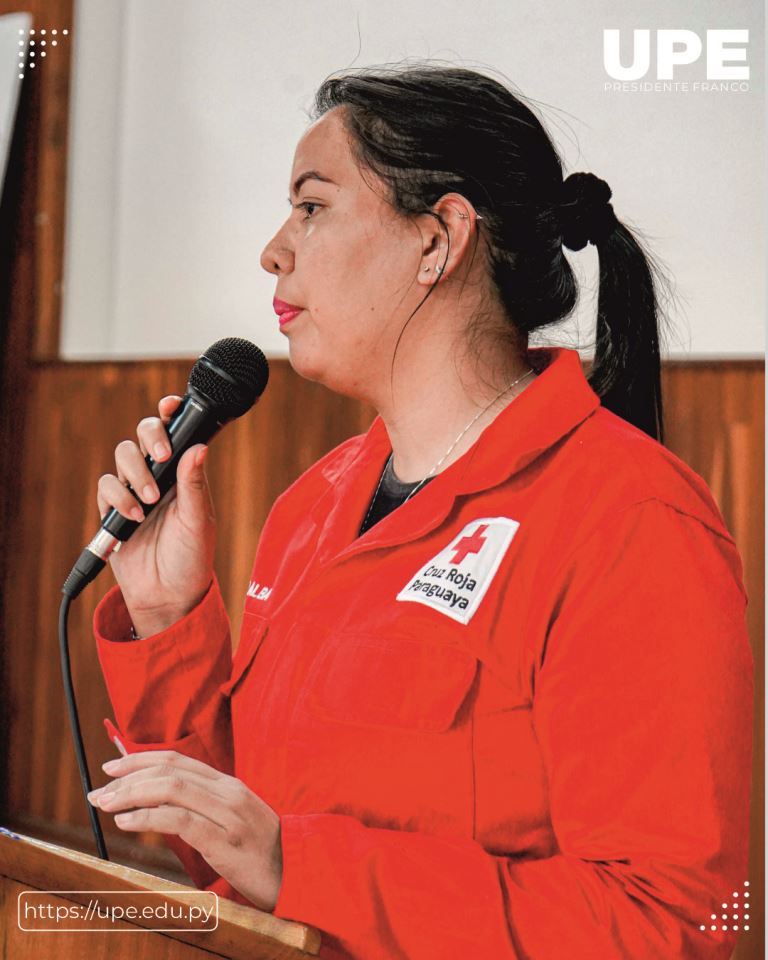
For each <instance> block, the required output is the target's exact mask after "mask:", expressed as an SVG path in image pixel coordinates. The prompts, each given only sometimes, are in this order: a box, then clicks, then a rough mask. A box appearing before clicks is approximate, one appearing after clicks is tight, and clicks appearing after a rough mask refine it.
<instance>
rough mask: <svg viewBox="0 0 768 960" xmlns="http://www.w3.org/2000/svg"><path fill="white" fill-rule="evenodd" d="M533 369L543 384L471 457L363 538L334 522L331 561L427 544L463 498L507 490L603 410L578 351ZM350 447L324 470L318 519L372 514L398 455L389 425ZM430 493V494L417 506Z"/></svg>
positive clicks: (542, 356) (547, 355)
mask: <svg viewBox="0 0 768 960" xmlns="http://www.w3.org/2000/svg"><path fill="white" fill-rule="evenodd" d="M528 362H529V363H530V365H531V366H532V367H533V368H534V369H535V370H536V372H537V374H538V376H537V377H536V378H535V380H534V381H533V382H532V383H530V384H529V385H528V386H527V388H526V389H525V390H524V391H523V392H522V393H521V394H519V395H518V396H516V397H515V398H514V399H513V400H511V401H510V402H509V403H508V404H507V406H506V407H504V408H503V409H502V411H501V412H500V413H499V414H498V415H497V416H496V417H495V418H494V420H493V421H492V422H491V423H490V424H489V425H488V426H487V427H486V428H485V429H484V430H483V432H482V433H481V435H480V437H479V438H478V439H477V440H476V441H475V443H474V444H473V445H472V447H470V449H469V450H468V451H467V452H466V453H464V454H463V455H462V456H461V457H460V458H459V459H458V460H456V461H454V463H452V464H451V465H450V466H449V467H448V468H447V469H445V470H443V471H442V472H441V473H439V474H437V475H436V476H435V477H434V478H432V479H431V480H430V482H429V484H427V485H425V487H422V489H421V490H419V491H417V492H416V493H415V494H414V496H413V497H411V498H410V500H408V501H407V502H406V503H404V504H402V505H401V506H399V507H398V508H397V509H396V510H394V511H393V512H392V513H391V514H390V515H389V516H387V517H386V518H384V520H380V521H379V522H378V523H376V524H375V525H374V526H373V527H371V528H370V529H369V530H368V531H366V533H365V534H363V535H362V536H361V537H358V532H359V525H360V524H359V522H358V523H357V527H356V529H355V524H354V523H352V524H342V525H338V524H336V523H333V522H329V523H328V525H327V529H328V531H329V535H328V538H326V540H327V542H324V545H323V546H324V549H323V556H324V557H326V558H330V557H331V556H332V555H334V554H340V553H341V552H342V551H343V552H344V553H345V555H346V550H345V549H344V541H348V546H347V549H348V550H350V551H352V552H357V551H358V550H367V549H374V548H377V547H382V546H386V545H388V544H395V543H405V542H408V541H411V540H417V539H419V538H420V537H422V536H423V535H424V534H425V533H427V532H428V531H430V530H432V529H433V528H434V527H436V526H438V525H439V524H440V523H441V522H442V521H443V520H444V519H445V518H446V516H447V515H448V513H449V512H450V510H451V507H452V505H453V501H454V499H455V498H456V497H457V496H460V495H466V494H472V493H476V492H478V491H481V490H487V489H490V488H492V487H495V486H497V485H498V484H500V483H503V482H504V481H505V480H507V479H508V478H509V477H510V476H512V475H513V474H515V473H517V472H518V471H520V470H522V469H524V468H525V467H526V466H527V465H528V464H530V463H531V462H532V461H533V460H535V459H536V458H537V457H538V456H539V455H540V454H541V453H543V452H544V451H545V450H547V449H549V448H550V447H552V446H553V445H554V444H555V443H557V441H558V440H560V439H561V438H562V437H564V436H565V435H566V434H567V433H569V432H570V431H571V430H572V429H573V428H574V427H576V426H577V425H578V424H579V423H581V421H582V420H584V419H585V418H586V417H588V416H589V415H590V414H591V413H592V412H593V411H594V410H595V409H596V408H597V407H599V406H600V399H599V398H598V396H597V395H596V394H595V392H594V391H593V390H592V388H591V387H590V386H589V383H588V382H587V380H586V378H585V376H584V374H583V371H582V368H581V360H580V358H579V354H578V352H577V351H575V350H570V349H566V348H561V347H534V348H529V350H528ZM361 441H362V442H361ZM348 444H349V445H348V449H347V450H346V451H344V454H343V455H339V451H338V448H337V449H336V451H333V453H335V454H336V455H335V456H334V457H333V459H332V460H331V462H329V463H327V464H325V465H324V466H323V467H322V468H321V471H320V474H321V476H322V477H323V478H324V479H325V480H326V481H327V483H328V491H327V493H326V494H325V495H324V496H322V495H321V496H320V497H319V499H318V501H317V505H316V509H315V511H313V516H322V515H323V514H324V513H327V511H328V510H329V509H330V510H331V511H334V510H336V511H339V512H340V511H343V513H344V514H345V515H346V516H348V517H350V518H353V517H355V516H356V515H357V513H359V514H360V520H362V517H363V516H364V515H365V512H366V510H367V509H368V505H369V503H370V500H371V495H372V493H371V491H373V490H374V489H375V488H376V485H377V483H378V480H379V477H380V476H381V472H382V470H383V468H384V465H385V463H386V460H387V458H388V456H389V454H390V452H391V450H392V445H391V443H390V440H389V435H388V434H387V430H386V427H385V425H384V421H383V420H382V418H381V417H380V416H377V417H376V419H375V420H374V421H373V423H372V424H371V427H370V428H369V430H368V432H367V433H366V434H365V435H363V436H362V437H357V438H352V441H348ZM426 489H428V491H429V492H428V493H427V494H425V495H424V496H423V497H421V498H420V499H419V500H418V503H416V501H417V498H419V497H420V494H421V493H422V492H423V491H424V490H426ZM358 508H359V509H358ZM329 519H332V518H329ZM385 521H386V523H385Z"/></svg>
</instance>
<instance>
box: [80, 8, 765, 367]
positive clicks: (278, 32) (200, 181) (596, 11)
mask: <svg viewBox="0 0 768 960" xmlns="http://www.w3.org/2000/svg"><path fill="white" fill-rule="evenodd" d="M638 11H639V8H638V4H637V3H636V2H626V0H618V2H617V0H610V2H608V0H598V2H587V0H579V2H577V3H575V4H565V5H563V4H554V3H546V2H544V3H536V4H534V3H532V2H516V0H475V2H473V3H471V4H470V3H467V2H466V0H441V2H440V3H439V4H434V3H432V2H427V0H385V2H378V0H377V2H374V0H356V2H353V0H333V2H329V0H328V2H319V0H289V2H287V3H284V4H275V3H267V2H261V0H256V2H253V0H220V2H211V0H78V2H77V4H76V17H75V22H74V26H73V31H72V42H73V71H74V76H73V89H72V117H71V121H72V122H71V153H70V157H69V174H68V195H67V236H66V247H65V280H64V308H63V311H64V312H63V323H62V341H61V354H62V356H63V357H64V358H67V359H96V358H117V359H119V358H136V357H172V356H179V357H182V356H183V357H186V356H192V355H195V354H197V353H199V352H200V350H201V349H203V348H204V347H205V346H207V345H208V344H209V343H210V342H212V341H214V340H216V339H218V338H219V337H221V336H230V335H232V336H243V337H247V338H249V339H252V340H254V341H255V342H257V343H258V344H260V345H261V347H262V349H264V350H265V352H266V353H267V354H268V355H271V356H285V355H287V350H286V345H287V344H286V340H285V338H284V337H282V336H281V334H280V333H279V330H278V326H277V322H276V319H275V316H274V314H273V312H272V306H271V302H272V295H273V292H274V278H273V277H271V276H269V275H268V274H267V273H265V272H264V271H263V270H262V269H261V267H260V265H259V255H260V253H261V250H262V248H263V246H264V244H265V243H266V241H267V240H268V239H269V238H270V237H271V236H272V234H273V233H274V232H275V230H276V229H277V227H278V226H279V225H280V223H281V222H282V220H283V219H284V217H285V216H286V213H287V209H288V208H287V202H286V198H287V190H288V176H289V172H290V168H291V162H292V157H293V150H294V147H295V144H296V142H297V140H298V139H299V137H300V136H301V134H302V133H303V131H304V130H305V129H306V126H307V124H308V118H307V110H308V108H309V106H310V104H311V101H312V94H313V92H314V90H315V89H316V88H317V86H318V85H319V83H320V82H321V81H322V79H323V78H324V77H325V76H327V75H328V74H330V73H333V72H335V71H338V70H341V69H343V68H345V67H348V66H367V65H372V64H377V63H384V62H396V61H401V60H404V59H406V58H432V59H439V60H442V61H444V62H447V63H451V64H456V65H463V66H469V67H475V68H478V69H481V70H486V71H496V73H495V75H496V76H498V77H499V79H506V81H507V82H509V83H510V84H511V85H513V87H514V88H515V89H517V90H518V91H520V92H521V93H523V94H524V95H525V96H526V97H527V98H529V99H532V100H533V101H535V105H536V107H537V109H538V112H539V114H540V115H541V116H542V117H543V119H544V121H545V123H546V125H547V127H548V129H549V130H550V131H551V132H552V134H553V135H554V137H555V140H556V142H557V144H558V146H559V149H560V150H561V153H562V156H563V158H564V161H565V165H566V172H567V173H569V172H573V171H575V170H588V171H591V172H593V173H596V174H597V175H598V176H600V177H602V178H604V179H605V180H607V181H608V182H609V183H610V185H611V187H612V189H613V204H614V209H615V210H616V212H617V214H618V215H619V216H620V218H621V219H622V220H624V221H625V222H626V223H627V224H628V225H629V226H636V227H637V228H638V229H639V230H640V231H641V232H642V235H643V236H644V237H645V238H646V239H647V241H648V244H649V246H650V248H651V249H652V251H653V252H654V253H655V254H656V255H657V256H658V258H659V259H660V260H661V261H662V262H663V264H664V265H665V266H666V267H667V269H668V271H669V272H670V274H671V275H672V277H673V279H674V283H675V286H674V293H675V297H674V300H673V301H672V303H671V304H670V315H671V321H672V331H671V334H670V336H669V337H668V338H667V342H666V355H667V356H669V357H673V358H681V359H684V358H688V359H690V358H693V359H706V358H709V357H713V358H714V357H718V358H726V357H733V358H737V357H758V356H761V355H762V353H763V350H764V331H763V318H764V309H765V291H764V273H765V242H764V209H763V207H764V205H763V197H764V162H763V161H764V148H763V142H764V120H763V69H764V68H763V61H764V51H763V16H764V15H763V6H762V3H760V2H757V0H734V2H732V3H729V4H728V5H727V6H726V5H724V4H723V3H722V2H717V3H716V2H713V0H703V2H700V3H697V4H689V3H688V2H686V0H665V2H661V0H653V2H648V3H644V4H643V5H642V9H641V11H640V12H638ZM639 28H646V29H649V30H650V31H651V35H652V37H656V36H657V32H658V31H660V30H670V29H673V28H674V29H683V28H684V29H685V30H687V31H691V32H693V33H695V34H697V36H698V37H699V38H701V39H702V42H704V41H705V39H706V36H707V31H708V30H710V29H729V30H738V31H740V32H743V31H746V35H747V36H748V40H747V41H746V42H745V43H737V44H735V45H734V47H742V48H745V51H746V52H745V53H744V58H743V59H742V60H741V61H739V60H738V56H739V55H738V53H737V52H734V53H733V60H732V66H738V64H739V62H740V63H741V65H742V66H746V68H747V70H748V73H749V79H748V82H746V83H745V84H744V83H742V84H741V86H740V87H738V85H736V86H737V87H738V89H725V90H721V89H705V88H704V87H705V86H706V84H702V81H705V80H706V79H707V72H708V68H707V63H706V57H705V56H704V55H702V57H700V58H699V59H698V60H697V61H696V62H695V63H691V64H688V65H685V66H679V67H677V68H676V72H675V79H676V80H679V81H686V82H688V84H689V85H688V88H687V89H685V90H683V89H682V88H678V89H674V90H670V89H659V90H649V91H636V92H632V91H630V90H616V89H606V83H607V81H610V79H611V78H610V77H609V75H608V74H607V72H606V68H605V65H604V58H603V31H604V30H606V29H618V30H620V31H621V36H622V56H623V58H624V59H625V61H628V60H629V59H630V54H631V52H632V49H631V46H630V44H631V40H632V36H633V34H632V31H633V30H634V29H639ZM705 46H706V44H705ZM657 69H658V64H657V63H656V60H655V57H654V58H653V60H652V67H651V74H653V76H651V74H649V77H648V79H654V80H655V79H656V77H655V72H656V71H657ZM696 82H698V83H699V85H698V87H697V86H695V84H696ZM569 257H570V259H571V262H572V263H573V264H574V266H575V268H576V270H577V273H578V275H579V276H580V278H581V280H582V290H583V296H582V300H581V303H580V305H579V308H578V310H577V312H576V315H575V316H574V318H573V319H572V322H569V323H567V324H565V325H563V326H562V327H561V328H558V329H556V330H549V331H546V332H545V333H544V334H543V335H542V336H541V340H542V341H543V342H549V343H563V344H565V345H569V346H579V347H580V348H582V349H583V350H584V352H585V353H586V354H587V355H588V354H589V352H590V351H589V345H590V341H591V338H592V336H593V326H594V313H595V309H596V305H595V292H596V289H597V260H596V255H595V252H594V248H593V247H591V246H590V247H588V248H587V249H586V250H584V251H581V252H579V253H577V254H570V253H569Z"/></svg>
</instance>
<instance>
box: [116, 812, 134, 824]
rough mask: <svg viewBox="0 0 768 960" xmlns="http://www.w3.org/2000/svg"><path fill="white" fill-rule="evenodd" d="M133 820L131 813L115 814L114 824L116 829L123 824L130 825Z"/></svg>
mask: <svg viewBox="0 0 768 960" xmlns="http://www.w3.org/2000/svg"><path fill="white" fill-rule="evenodd" d="M132 820H133V814H132V813H116V814H115V823H116V824H117V825H118V827H120V826H123V825H124V824H128V823H131V821H132Z"/></svg>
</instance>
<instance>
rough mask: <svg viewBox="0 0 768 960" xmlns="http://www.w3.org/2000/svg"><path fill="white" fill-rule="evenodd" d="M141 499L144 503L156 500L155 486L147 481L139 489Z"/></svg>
mask: <svg viewBox="0 0 768 960" xmlns="http://www.w3.org/2000/svg"><path fill="white" fill-rule="evenodd" d="M141 499H142V500H143V501H144V503H154V502H155V500H157V487H155V485H154V484H152V483H148V484H147V485H146V487H144V489H143V490H142V491H141Z"/></svg>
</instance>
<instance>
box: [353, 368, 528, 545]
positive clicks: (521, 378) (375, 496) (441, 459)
mask: <svg viewBox="0 0 768 960" xmlns="http://www.w3.org/2000/svg"><path fill="white" fill-rule="evenodd" d="M532 373H533V368H532V367H531V368H530V369H529V370H528V371H527V373H524V374H523V375H522V377H518V378H517V380H513V381H512V383H510V384H509V385H508V386H506V387H504V389H503V390H502V391H501V393H497V394H496V396H495V397H494V398H493V400H491V402H490V403H489V404H488V405H487V406H485V407H483V409H482V410H481V411H480V412H479V413H477V414H475V416H474V417H472V419H471V420H470V421H469V423H468V424H467V425H466V427H464V429H463V430H462V431H461V433H460V434H459V435H458V437H456V439H455V440H454V441H453V443H452V444H451V445H450V447H448V449H447V450H446V451H445V453H444V454H443V455H442V457H440V459H439V460H438V461H437V463H436V464H435V465H434V467H432V469H431V470H430V471H429V473H428V474H427V475H426V477H424V479H423V480H419V482H418V483H417V484H416V486H415V487H414V488H413V490H411V491H410V493H409V494H408V496H407V497H406V498H405V500H403V503H405V502H406V501H408V500H410V499H411V497H412V496H413V495H414V493H416V491H417V490H420V489H421V488H422V486H423V485H424V484H425V483H426V482H427V480H429V478H430V477H431V476H433V475H434V474H435V472H436V470H437V469H438V467H439V466H440V464H441V463H443V461H444V460H446V459H447V457H448V456H449V455H450V454H451V451H452V450H453V449H454V447H455V446H456V444H457V443H458V442H459V440H461V438H462V437H463V436H464V434H465V433H466V432H467V430H469V428H470V427H471V426H472V425H473V424H474V423H476V422H477V420H479V419H480V417H482V415H483V414H484V413H485V412H486V410H490V408H491V407H492V406H493V405H494V403H496V401H497V400H498V399H499V398H500V397H503V396H504V394H505V393H507V392H508V391H509V390H511V389H512V387H515V386H517V384H518V383H520V382H521V381H523V380H525V378H526V377H528V376H530V374H532ZM513 399H514V398H513ZM394 455H395V451H394V450H392V451H391V453H390V454H389V457H387V462H386V463H385V464H384V469H383V470H382V471H381V476H380V477H379V482H378V485H377V486H376V492H375V493H374V495H373V499H372V500H371V502H370V505H369V506H368V512H367V513H366V515H365V519H364V520H363V527H365V525H366V524H367V523H368V517H369V516H370V515H371V510H372V509H373V505H374V503H376V498H377V497H378V495H379V490H380V489H381V482H382V480H383V479H384V474H385V473H386V472H387V467H388V466H389V464H390V461H391V460H392V457H393V456H394ZM401 506H402V504H401Z"/></svg>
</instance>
